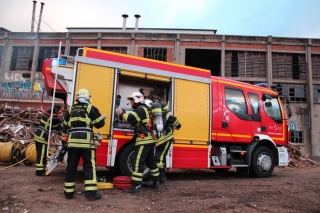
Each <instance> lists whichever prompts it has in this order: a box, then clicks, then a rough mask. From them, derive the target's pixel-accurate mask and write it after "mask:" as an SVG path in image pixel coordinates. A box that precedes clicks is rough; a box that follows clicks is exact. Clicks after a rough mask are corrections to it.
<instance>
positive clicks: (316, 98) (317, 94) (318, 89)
mask: <svg viewBox="0 0 320 213" xmlns="http://www.w3.org/2000/svg"><path fill="white" fill-rule="evenodd" d="M313 102H314V103H320V85H319V84H318V85H313Z"/></svg>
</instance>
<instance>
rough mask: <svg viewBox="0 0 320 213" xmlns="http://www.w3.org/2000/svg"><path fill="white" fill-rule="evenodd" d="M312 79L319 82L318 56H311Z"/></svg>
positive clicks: (319, 62)
mask: <svg viewBox="0 0 320 213" xmlns="http://www.w3.org/2000/svg"><path fill="white" fill-rule="evenodd" d="M311 62H312V78H313V79H314V80H320V55H311Z"/></svg>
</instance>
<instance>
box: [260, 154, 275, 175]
mask: <svg viewBox="0 0 320 213" xmlns="http://www.w3.org/2000/svg"><path fill="white" fill-rule="evenodd" d="M257 165H258V168H259V170H260V171H268V170H269V169H270V168H271V165H272V160H271V158H270V156H269V155H268V154H266V153H261V154H260V155H259V157H258V162H257Z"/></svg>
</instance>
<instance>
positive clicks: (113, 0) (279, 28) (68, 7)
mask: <svg viewBox="0 0 320 213" xmlns="http://www.w3.org/2000/svg"><path fill="white" fill-rule="evenodd" d="M41 2H43V3H45V5H44V7H43V13H42V21H41V25H40V31H41V32H66V31H68V30H67V27H103V28H122V26H123V18H122V14H127V15H129V17H128V19H127V24H126V26H127V27H128V28H134V27H135V17H134V15H135V14H139V15H140V16H141V18H140V19H139V27H141V28H171V29H172V28H173V29H207V30H217V34H218V35H241V36H268V35H271V36H273V37H294V38H320V0H37V4H36V13H35V20H36V23H35V27H34V29H35V30H36V29H37V22H38V20H39V15H40V7H41V4H40V3H41ZM32 8H33V1H32V0H0V27H3V28H5V29H7V30H10V31H12V32H30V31H31V19H32Z"/></svg>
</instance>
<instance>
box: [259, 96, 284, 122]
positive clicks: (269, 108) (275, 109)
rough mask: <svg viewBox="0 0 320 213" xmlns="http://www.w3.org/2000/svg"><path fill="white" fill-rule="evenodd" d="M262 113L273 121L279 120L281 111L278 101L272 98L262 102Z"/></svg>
mask: <svg viewBox="0 0 320 213" xmlns="http://www.w3.org/2000/svg"><path fill="white" fill-rule="evenodd" d="M263 106H264V111H265V113H267V114H268V115H269V116H270V117H272V118H273V119H274V120H281V110H280V105H279V102H278V99H277V98H276V97H272V99H266V100H265V101H264V102H263Z"/></svg>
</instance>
